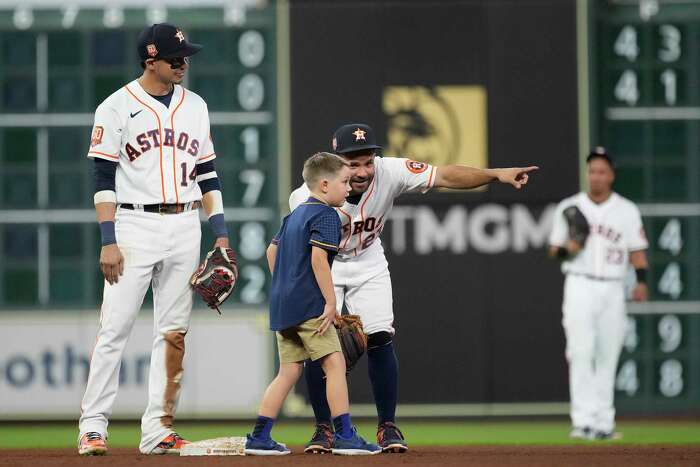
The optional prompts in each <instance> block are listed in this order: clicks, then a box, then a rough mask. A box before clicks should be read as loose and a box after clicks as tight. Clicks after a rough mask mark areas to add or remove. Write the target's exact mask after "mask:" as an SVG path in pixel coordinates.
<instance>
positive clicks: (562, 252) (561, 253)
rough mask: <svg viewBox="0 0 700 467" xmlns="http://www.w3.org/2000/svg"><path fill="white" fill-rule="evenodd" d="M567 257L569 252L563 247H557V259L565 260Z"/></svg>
mask: <svg viewBox="0 0 700 467" xmlns="http://www.w3.org/2000/svg"><path fill="white" fill-rule="evenodd" d="M568 257H569V250H567V249H566V248H564V247H563V246H559V247H557V259H566V258H568Z"/></svg>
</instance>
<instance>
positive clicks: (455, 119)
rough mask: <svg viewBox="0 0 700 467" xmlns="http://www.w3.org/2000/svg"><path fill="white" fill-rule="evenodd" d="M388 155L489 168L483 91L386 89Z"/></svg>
mask: <svg viewBox="0 0 700 467" xmlns="http://www.w3.org/2000/svg"><path fill="white" fill-rule="evenodd" d="M383 97H384V98H383V103H382V107H383V109H384V113H385V115H386V119H387V127H388V129H387V138H386V142H387V147H386V148H385V150H384V153H385V154H387V155H412V156H413V157H419V158H420V160H421V161H423V162H427V163H429V164H431V165H435V166H441V165H449V164H463V165H468V166H471V167H479V168H483V167H486V166H487V165H488V164H487V160H488V157H487V153H488V152H487V149H488V148H487V128H486V126H487V123H486V122H487V118H486V108H487V107H486V105H487V103H486V89H484V87H483V86H476V85H474V86H446V85H445V86H387V87H385V88H384V96H383Z"/></svg>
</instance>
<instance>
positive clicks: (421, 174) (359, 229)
mask: <svg viewBox="0 0 700 467" xmlns="http://www.w3.org/2000/svg"><path fill="white" fill-rule="evenodd" d="M374 167H375V172H374V179H373V180H372V182H371V183H370V185H369V187H368V188H367V191H365V192H364V193H363V195H362V197H361V198H360V201H359V202H358V203H357V204H352V203H349V202H347V201H346V202H345V204H344V205H343V207H341V208H335V210H336V212H337V213H338V216H340V221H341V222H342V224H343V234H342V237H341V241H340V251H339V253H338V257H339V258H352V257H355V256H359V255H362V254H364V253H365V252H366V251H367V250H368V249H369V247H370V246H371V245H372V244H373V243H375V242H376V241H378V239H379V235H380V234H381V232H382V230H383V229H384V223H385V222H386V220H387V217H388V214H389V212H390V211H391V208H392V207H394V200H395V199H396V197H397V196H399V195H401V194H402V193H407V192H412V191H419V192H422V193H425V192H427V191H428V190H430V189H431V188H432V187H433V184H434V183H435V171H436V168H435V167H433V166H431V165H429V164H426V163H424V162H417V161H413V160H411V159H405V158H399V157H376V158H375V159H374ZM309 194H310V191H309V188H308V187H307V186H306V184H303V185H302V186H300V187H299V188H297V189H296V190H294V191H293V192H292V194H291V195H290V197H289V208H290V209H291V210H294V208H296V207H297V206H298V205H299V204H301V203H302V202H304V201H306V199H307V198H308V197H309Z"/></svg>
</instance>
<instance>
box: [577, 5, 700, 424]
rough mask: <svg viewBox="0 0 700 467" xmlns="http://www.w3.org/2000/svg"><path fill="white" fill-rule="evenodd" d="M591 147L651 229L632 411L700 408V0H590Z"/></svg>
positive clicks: (630, 367)
mask: <svg viewBox="0 0 700 467" xmlns="http://www.w3.org/2000/svg"><path fill="white" fill-rule="evenodd" d="M589 5H590V6H591V9H590V11H589V60H590V62H589V63H590V96H591V102H590V108H591V110H592V112H591V121H590V125H591V128H590V129H591V141H590V142H591V144H592V145H599V144H600V145H604V146H606V147H608V148H609V150H610V152H611V154H613V156H614V157H615V161H616V164H617V165H618V170H617V180H616V190H617V191H618V192H620V193H621V194H623V195H624V196H626V197H628V198H631V199H632V200H633V201H635V202H636V203H637V204H638V205H639V206H640V209H641V211H642V215H643V218H644V224H645V229H646V232H647V235H648V237H649V242H650V249H649V251H648V256H649V262H650V282H649V285H650V287H649V290H650V301H649V302H648V303H646V304H641V305H639V304H632V305H631V306H630V315H629V318H628V333H627V337H626V341H625V347H624V350H623V353H622V356H621V359H620V365H619V368H618V375H617V381H616V390H617V404H618V407H619V408H620V409H621V410H622V411H627V412H683V411H688V410H695V411H697V410H698V409H700V86H699V85H698V84H699V83H700V2H690V1H689V2H662V1H656V0H641V1H619V0H618V1H614V0H596V1H594V2H590V3H589Z"/></svg>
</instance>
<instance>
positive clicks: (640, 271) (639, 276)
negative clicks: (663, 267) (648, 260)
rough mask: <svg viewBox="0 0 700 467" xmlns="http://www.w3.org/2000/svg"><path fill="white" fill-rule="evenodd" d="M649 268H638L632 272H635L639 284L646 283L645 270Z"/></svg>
mask: <svg viewBox="0 0 700 467" xmlns="http://www.w3.org/2000/svg"><path fill="white" fill-rule="evenodd" d="M648 271H649V270H648V269H647V268H639V269H635V270H634V272H635V274H637V283H639V284H646V283H647V272H648Z"/></svg>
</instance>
